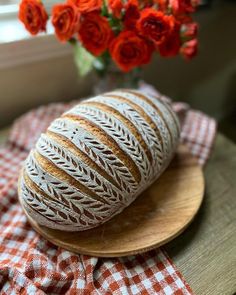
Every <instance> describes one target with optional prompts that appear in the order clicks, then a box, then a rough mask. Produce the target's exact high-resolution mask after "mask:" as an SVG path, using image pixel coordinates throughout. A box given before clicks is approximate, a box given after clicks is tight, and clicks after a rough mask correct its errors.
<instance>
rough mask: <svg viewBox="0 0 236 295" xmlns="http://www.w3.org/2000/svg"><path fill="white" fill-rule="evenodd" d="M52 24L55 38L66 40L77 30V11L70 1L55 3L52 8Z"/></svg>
mask: <svg viewBox="0 0 236 295" xmlns="http://www.w3.org/2000/svg"><path fill="white" fill-rule="evenodd" d="M52 24H53V26H54V28H55V33H56V36H57V38H58V39H59V40H60V41H62V42H65V41H68V40H69V39H71V37H72V36H73V35H74V34H75V32H76V31H78V26H79V12H78V9H77V7H76V6H75V5H74V4H73V3H72V2H67V3H65V4H56V5H54V6H53V9H52Z"/></svg>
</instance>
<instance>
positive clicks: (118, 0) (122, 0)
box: [19, 0, 199, 74]
mask: <svg viewBox="0 0 236 295" xmlns="http://www.w3.org/2000/svg"><path fill="white" fill-rule="evenodd" d="M198 1H199V0H68V1H66V2H65V3H59V4H55V5H54V6H53V8H52V12H51V17H50V19H51V22H52V25H53V26H54V29H55V34H56V36H57V38H58V39H59V40H60V41H61V42H67V41H69V42H70V43H71V44H73V45H74V46H75V47H76V51H77V55H79V57H80V58H79V61H78V64H79V67H80V68H81V73H82V74H85V73H87V72H88V71H89V70H90V69H91V68H92V67H95V68H96V69H97V70H99V69H100V70H104V68H106V66H107V65H108V64H109V63H110V62H111V60H113V62H114V63H115V64H116V65H117V67H118V68H120V69H121V70H122V71H124V72H129V71H131V70H132V69H134V68H137V67H140V66H142V65H145V64H148V63H149V62H150V60H151V57H152V55H153V54H154V53H157V54H159V55H160V56H163V57H172V56H176V55H177V54H179V53H180V54H181V55H183V56H184V57H185V58H186V59H191V58H192V57H194V56H195V55H196V53H197V46H198V41H197V39H196V35H197V27H198V26H197V23H195V22H193V20H192V17H191V14H192V13H193V12H194V11H195V9H196V7H197V5H198ZM19 18H20V20H21V21H22V22H23V23H24V25H25V27H26V29H27V30H28V31H29V32H30V33H31V34H32V35H36V34H38V33H39V32H41V31H46V24H47V21H48V19H49V16H48V14H47V12H46V10H45V8H44V5H43V2H42V1H41V0H22V1H21V3H20V10H19Z"/></svg>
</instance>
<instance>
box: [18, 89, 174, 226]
mask: <svg viewBox="0 0 236 295" xmlns="http://www.w3.org/2000/svg"><path fill="white" fill-rule="evenodd" d="M179 135H180V127H179V122H178V119H177V117H176V115H175V114H174V112H173V111H172V110H171V108H170V106H169V105H168V104H166V103H164V102H163V101H161V100H160V99H159V98H157V97H153V96H150V95H146V94H144V93H142V92H140V91H134V90H116V91H113V92H109V93H105V94H103V95H99V96H96V97H94V98H90V99H88V100H84V101H82V102H81V103H79V104H78V105H76V106H75V107H73V108H72V109H70V110H69V111H67V112H66V113H64V114H63V115H62V116H61V117H60V118H58V119H56V120H54V121H53V122H52V123H51V125H50V126H49V127H48V129H47V131H46V133H45V134H42V135H41V136H40V138H39V140H38V141H37V143H36V146H35V148H34V149H33V150H31V152H30V154H29V156H28V157H27V159H26V161H25V164H24V167H23V169H22V173H21V175H20V177H19V195H20V196H21V200H22V204H23V206H24V208H25V210H26V211H27V213H28V214H29V215H30V216H31V218H33V219H34V220H36V221H37V222H38V223H39V224H41V225H44V226H47V227H50V228H54V229H59V230H67V231H81V230H86V229H90V228H93V227H96V226H98V225H100V224H102V223H104V222H106V221H107V220H109V219H110V218H112V217H113V216H114V215H116V214H118V213H119V212H121V211H122V210H123V209H124V208H125V207H127V206H128V205H129V204H130V203H131V202H133V201H134V200H135V198H136V197H137V196H138V195H139V194H140V193H141V192H142V191H144V190H145V189H146V188H147V187H148V186H149V185H150V184H151V183H153V182H154V181H155V180H156V179H157V178H158V177H159V176H160V174H161V173H162V172H163V171H164V170H165V168H166V167H167V166H168V164H169V162H170V160H171V159H172V157H173V154H174V152H175V150H176V147H177V144H178V140H179Z"/></svg>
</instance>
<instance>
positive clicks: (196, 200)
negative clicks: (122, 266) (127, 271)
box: [22, 146, 204, 257]
mask: <svg viewBox="0 0 236 295" xmlns="http://www.w3.org/2000/svg"><path fill="white" fill-rule="evenodd" d="M203 194H204V178H203V172H202V169H201V167H200V166H199V165H198V164H197V162H196V160H195V159H194V158H193V157H192V156H191V154H190V153H189V152H188V150H187V148H186V147H184V146H180V147H179V149H178V152H177V154H176V156H175V158H174V159H173V161H172V163H171V164H170V166H169V167H168V169H167V170H166V171H165V172H164V174H163V175H162V176H161V177H160V178H159V179H158V180H157V181H156V182H155V183H154V184H153V185H152V186H151V187H150V188H149V189H148V190H146V191H145V192H144V193H143V194H141V195H140V196H139V197H138V199H136V200H135V201H134V202H133V203H132V204H131V205H130V206H129V207H128V208H126V209H125V210H124V211H123V212H122V213H120V214H118V215H117V216H115V217H113V218H112V219H111V220H110V221H108V222H106V223H105V224H104V225H101V226H99V227H97V228H94V229H91V230H86V231H83V232H66V231H59V230H54V229H49V228H47V227H45V226H41V225H39V224H37V223H36V222H35V221H34V220H33V219H32V218H30V216H28V215H27V212H25V214H26V215H27V217H28V220H29V222H30V224H31V225H32V227H33V228H34V229H35V230H36V231H37V232H38V233H39V234H40V235H42V236H43V237H44V238H46V239H47V240H49V241H50V242H52V243H53V244H55V245H57V246H61V247H63V248H65V249H67V250H70V251H73V252H76V253H80V254H87V255H92V256H99V257H118V256H126V255H132V254H137V253H141V252H145V251H148V250H151V249H153V248H156V247H159V246H161V245H163V244H165V243H167V242H169V241H170V240H172V239H174V238H175V237H176V236H178V235H179V234H180V233H181V232H183V230H184V229H185V228H186V227H187V226H188V225H189V223H190V222H191V221H192V220H193V218H194V216H195V215H196V213H197V211H198V209H199V207H200V205H201V202H202V199H203ZM22 207H23V206H22ZM23 209H24V208H23Z"/></svg>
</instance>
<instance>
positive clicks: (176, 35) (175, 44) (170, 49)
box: [158, 23, 181, 57]
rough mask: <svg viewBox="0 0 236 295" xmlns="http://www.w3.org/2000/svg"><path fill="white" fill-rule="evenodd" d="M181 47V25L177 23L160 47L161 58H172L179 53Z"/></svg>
mask: <svg viewBox="0 0 236 295" xmlns="http://www.w3.org/2000/svg"><path fill="white" fill-rule="evenodd" d="M180 46H181V40H180V24H179V23H176V24H175V28H174V30H173V31H172V33H171V34H170V35H168V37H167V38H166V40H165V41H164V42H163V43H161V44H160V45H159V46H158V49H159V53H160V55H161V56H164V57H171V56H175V55H177V54H178V53H179V50H180Z"/></svg>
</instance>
